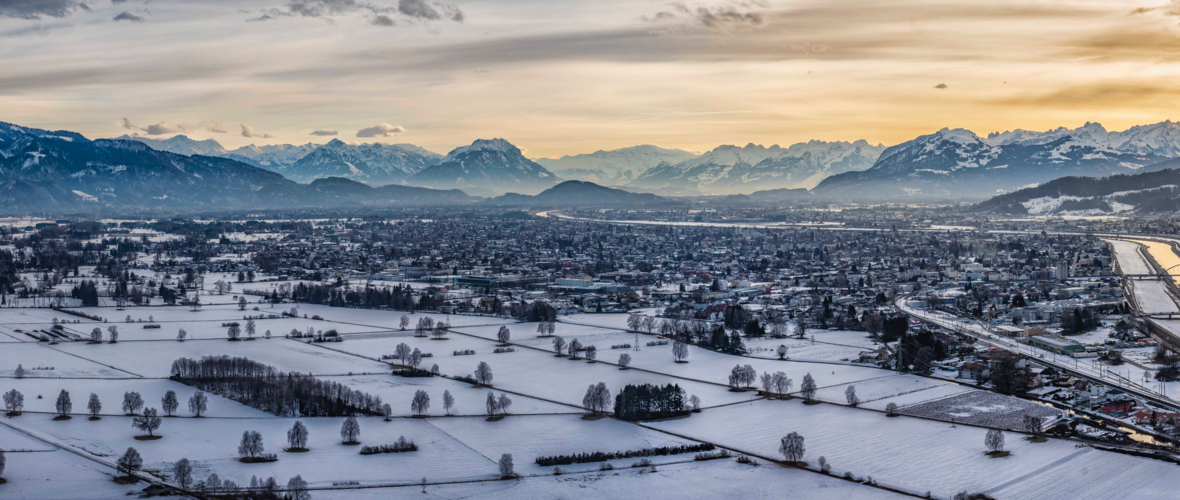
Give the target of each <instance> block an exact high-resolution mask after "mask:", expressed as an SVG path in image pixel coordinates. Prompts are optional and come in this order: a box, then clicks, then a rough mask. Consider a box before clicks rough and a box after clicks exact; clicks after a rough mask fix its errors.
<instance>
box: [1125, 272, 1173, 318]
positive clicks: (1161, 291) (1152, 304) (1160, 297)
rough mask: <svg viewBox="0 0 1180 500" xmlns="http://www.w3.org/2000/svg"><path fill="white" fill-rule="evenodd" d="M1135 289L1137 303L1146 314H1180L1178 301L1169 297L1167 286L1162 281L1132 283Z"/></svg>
mask: <svg viewBox="0 0 1180 500" xmlns="http://www.w3.org/2000/svg"><path fill="white" fill-rule="evenodd" d="M1132 286H1133V287H1134V289H1135V303H1136V304H1139V309H1140V310H1141V311H1143V313H1144V314H1168V313H1180V307H1177V306H1176V301H1174V300H1172V297H1171V296H1170V295H1168V292H1167V285H1166V284H1165V283H1164V282H1162V281H1148V280H1138V281H1134V282H1133V283H1132Z"/></svg>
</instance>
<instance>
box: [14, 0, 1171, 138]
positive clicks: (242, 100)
mask: <svg viewBox="0 0 1180 500" xmlns="http://www.w3.org/2000/svg"><path fill="white" fill-rule="evenodd" d="M0 68H3V70H0V121H7V122H12V123H16V124H20V125H25V126H32V127H38V128H48V129H66V130H73V131H76V132H80V133H82V134H83V135H86V136H87V137H92V138H97V137H115V136H119V135H122V134H132V135H134V134H140V135H145V136H148V137H154V138H167V137H170V136H172V135H174V134H177V133H184V134H186V135H188V136H190V137H193V138H196V139H216V140H217V141H218V142H220V143H222V144H223V145H225V146H227V147H229V148H231V149H232V148H235V147H239V146H243V145H246V144H251V143H253V144H277V143H293V144H303V143H307V142H316V143H323V142H327V141H328V140H331V139H333V138H337V139H340V140H343V141H346V142H374V141H379V142H385V143H413V144H417V145H420V146H423V147H425V148H427V149H430V150H432V151H436V152H441V153H445V152H447V151H449V150H451V149H453V148H455V147H458V146H461V145H465V144H469V143H471V142H472V141H473V140H475V139H478V138H493V137H502V138H505V139H508V140H509V141H511V142H512V143H514V144H516V145H517V146H519V147H520V148H521V149H522V150H524V151H525V152H526V155H528V156H530V157H533V158H538V157H557V156H561V155H567V154H580V153H590V152H594V151H596V150H600V149H606V150H609V149H615V148H620V147H627V146H634V145H637V144H656V145H659V146H663V147H672V148H681V149H686V150H690V151H698V152H699V151H706V150H709V149H712V148H714V147H716V146H718V145H721V144H737V145H745V144H747V143H755V144H764V145H767V146H769V145H771V144H780V145H783V146H786V145H788V144H792V143H796V142H804V141H808V140H827V141H835V140H847V141H853V140H858V139H865V140H868V141H869V142H871V143H874V144H876V143H884V144H886V145H892V144H896V143H899V142H902V141H905V140H908V139H912V138H913V137H915V136H917V135H921V134H928V133H932V132H934V131H937V130H938V129H940V128H943V127H951V128H955V127H962V128H967V129H970V130H973V131H975V132H976V133H979V134H981V135H982V134H986V133H988V132H996V131H1004V130H1010V129H1016V128H1024V129H1032V130H1046V129H1050V128H1056V127H1060V126H1067V127H1071V128H1072V127H1077V126H1080V125H1082V124H1084V123H1085V122H1087V121H1093V122H1100V123H1102V124H1103V125H1105V126H1106V127H1107V128H1108V129H1110V130H1122V129H1125V128H1127V127H1130V126H1132V125H1138V124H1147V123H1155V122H1159V121H1163V120H1166V119H1180V114H1177V113H1173V110H1174V109H1177V105H1180V78H1178V77H1180V2H1178V1H1176V0H1173V1H1169V0H1156V1H1148V0H1133V1H1120V0H1098V1H1091V0H1076V1H1060V0H1024V1H1008V0H946V1H935V0H890V1H881V0H876V1H868V0H797V1H787V0H767V1H763V0H741V1H729V0H727V1H706V2H667V1H655V0H596V1H582V0H559V1H553V0H446V1H444V2H434V1H431V0H148V1H145V0H85V1H79V0H0Z"/></svg>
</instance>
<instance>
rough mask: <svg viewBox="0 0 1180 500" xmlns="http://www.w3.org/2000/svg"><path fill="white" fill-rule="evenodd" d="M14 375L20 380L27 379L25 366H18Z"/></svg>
mask: <svg viewBox="0 0 1180 500" xmlns="http://www.w3.org/2000/svg"><path fill="white" fill-rule="evenodd" d="M14 375H16V378H18V379H19V378H25V366H24V365H20V364H18V365H16V373H15V374H14Z"/></svg>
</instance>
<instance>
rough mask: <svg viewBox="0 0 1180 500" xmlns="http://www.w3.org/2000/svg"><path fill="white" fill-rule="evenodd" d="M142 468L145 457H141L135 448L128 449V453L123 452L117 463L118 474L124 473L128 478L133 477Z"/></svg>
mask: <svg viewBox="0 0 1180 500" xmlns="http://www.w3.org/2000/svg"><path fill="white" fill-rule="evenodd" d="M140 467H143V457H140V456H139V452H138V451H136V449H135V448H127V451H126V452H123V456H121V457H119V460H118V461H116V462H115V468H116V469H118V470H117V472H122V473H123V476H124V477H127V478H131V477H133V474H134V472H135V471H137V470H139V468H140Z"/></svg>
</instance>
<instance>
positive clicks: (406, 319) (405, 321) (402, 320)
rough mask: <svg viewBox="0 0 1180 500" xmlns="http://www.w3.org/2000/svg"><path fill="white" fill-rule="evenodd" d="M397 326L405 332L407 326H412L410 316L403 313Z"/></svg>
mask: <svg viewBox="0 0 1180 500" xmlns="http://www.w3.org/2000/svg"><path fill="white" fill-rule="evenodd" d="M397 326H398V328H400V329H401V330H402V331H403V332H404V331H406V327H408V326H410V317H409V316H406V315H405V314H403V315H402V317H401V318H400V319H398V320H397Z"/></svg>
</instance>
